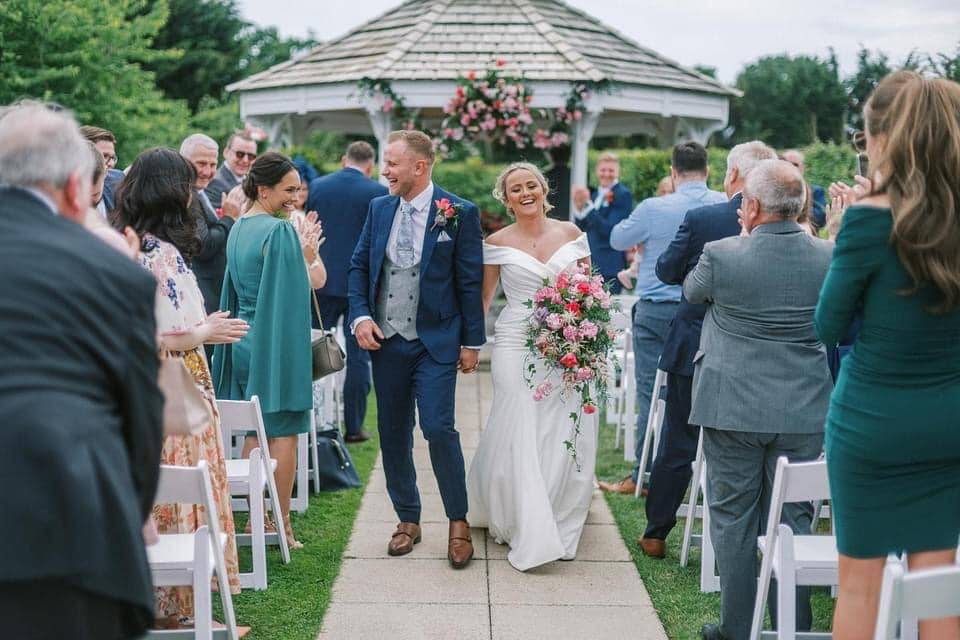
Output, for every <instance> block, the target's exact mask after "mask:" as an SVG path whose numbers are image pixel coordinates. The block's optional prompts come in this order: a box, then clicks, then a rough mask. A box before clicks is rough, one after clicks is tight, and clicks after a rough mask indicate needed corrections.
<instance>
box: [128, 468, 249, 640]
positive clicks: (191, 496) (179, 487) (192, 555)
mask: <svg viewBox="0 0 960 640" xmlns="http://www.w3.org/2000/svg"><path fill="white" fill-rule="evenodd" d="M156 501H157V502H158V503H160V504H166V503H183V504H196V505H201V506H203V507H204V508H205V509H206V513H207V523H206V524H205V525H202V526H200V527H198V528H197V530H196V531H195V532H193V533H169V534H168V533H164V534H160V536H159V541H158V542H157V544H154V545H150V546H148V547H147V559H148V561H149V563H150V573H151V574H152V576H153V584H154V586H157V587H180V586H189V587H193V607H194V611H193V618H194V627H193V633H192V634H191V635H192V636H193V637H194V638H197V639H199V640H211V639H212V638H213V637H214V632H213V603H212V598H211V595H210V591H211V589H210V586H211V585H210V579H211V578H212V577H213V575H214V573H216V575H217V585H218V589H219V593H220V603H221V604H222V605H223V615H224V618H225V626H226V628H225V629H224V630H223V631H224V632H225V634H226V637H227V638H230V640H236V638H237V637H238V635H237V620H236V616H235V615H234V612H233V597H232V596H231V595H230V582H229V580H228V578H227V568H226V562H225V561H224V559H223V546H224V544H226V539H227V536H226V534H225V533H223V532H221V531H220V523H219V521H218V518H217V505H216V504H215V503H214V501H213V490H212V489H211V486H210V474H209V471H208V469H207V463H206V462H205V461H203V460H201V461H200V463H199V464H198V465H197V466H196V467H174V466H169V465H161V466H160V481H159V484H158V486H157V498H156ZM217 635H218V637H222V635H223V634H217ZM170 636H179V637H183V636H184V633H183V631H182V630H181V631H177V630H171V631H163V630H152V631H150V632H149V633H148V637H158V638H162V637H170Z"/></svg>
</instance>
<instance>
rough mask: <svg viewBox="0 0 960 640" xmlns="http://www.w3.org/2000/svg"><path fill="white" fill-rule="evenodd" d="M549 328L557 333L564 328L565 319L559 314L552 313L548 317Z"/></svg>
mask: <svg viewBox="0 0 960 640" xmlns="http://www.w3.org/2000/svg"><path fill="white" fill-rule="evenodd" d="M547 326H548V327H550V328H551V329H553V330H554V331H556V330H557V329H559V328H560V327H561V326H563V319H562V318H561V317H560V314H558V313H551V314H550V315H548V316H547Z"/></svg>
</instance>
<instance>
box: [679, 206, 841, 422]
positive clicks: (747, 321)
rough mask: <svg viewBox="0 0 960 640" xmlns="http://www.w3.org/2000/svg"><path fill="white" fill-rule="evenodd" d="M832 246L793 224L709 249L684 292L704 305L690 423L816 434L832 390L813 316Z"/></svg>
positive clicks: (763, 228)
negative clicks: (704, 312)
mask: <svg viewBox="0 0 960 640" xmlns="http://www.w3.org/2000/svg"><path fill="white" fill-rule="evenodd" d="M832 252H833V243H832V242H828V241H826V240H820V239H818V238H814V237H812V236H811V235H810V234H809V233H807V232H806V231H805V230H804V229H803V228H802V227H801V226H800V225H798V224H797V223H795V222H790V221H784V222H776V223H771V224H765V225H761V226H759V227H757V228H755V229H754V230H753V232H752V233H751V234H750V236H747V237H739V236H738V237H733V238H724V239H723V240H718V241H717V242H709V243H707V244H706V245H705V246H704V248H703V255H702V256H701V257H700V261H699V263H698V264H697V266H696V268H695V269H694V270H693V271H691V272H690V274H689V275H688V276H687V278H686V280H684V283H683V294H684V296H685V297H686V298H687V300H689V301H690V302H692V303H694V304H697V303H707V304H708V305H709V309H708V311H707V315H706V318H705V319H704V322H703V333H702V334H701V337H700V348H699V350H698V351H697V354H696V356H694V367H695V368H694V373H693V402H692V405H691V413H690V422H691V424H698V425H701V426H705V427H712V428H715V429H724V430H728V431H753V432H761V433H822V432H823V424H824V419H825V417H826V414H827V406H828V403H829V400H830V392H831V390H832V387H833V383H832V381H831V378H830V371H829V369H828V368H827V355H826V349H825V348H824V346H823V344H821V343H820V341H819V340H818V339H817V336H816V334H815V332H814V330H813V312H814V310H815V309H816V307H817V300H818V299H819V296H820V286H821V284H823V279H824V277H825V276H826V274H827V268H828V267H829V266H830V258H831V255H832Z"/></svg>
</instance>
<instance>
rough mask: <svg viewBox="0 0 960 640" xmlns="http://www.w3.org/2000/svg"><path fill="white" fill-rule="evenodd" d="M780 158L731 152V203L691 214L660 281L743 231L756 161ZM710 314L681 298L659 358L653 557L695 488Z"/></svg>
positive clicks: (678, 280)
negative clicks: (699, 374)
mask: <svg viewBox="0 0 960 640" xmlns="http://www.w3.org/2000/svg"><path fill="white" fill-rule="evenodd" d="M776 157H777V154H776V152H775V151H774V150H773V149H771V148H770V147H768V146H767V145H765V144H763V143H762V142H756V141H755V142H746V143H744V144H741V145H737V146H736V147H734V148H733V149H731V150H730V154H729V155H728V156H727V172H726V174H725V175H724V178H723V189H724V191H725V192H726V195H727V197H728V198H729V200H728V201H726V202H721V203H718V204H711V205H707V206H705V207H699V208H697V209H691V210H690V211H688V212H687V213H686V215H685V216H684V218H683V223H682V224H681V225H680V229H679V230H678V231H677V235H676V236H675V237H674V238H673V241H672V242H671V243H670V246H668V247H667V248H666V250H665V251H664V252H663V253H661V254H660V258H659V259H658V260H657V267H656V271H657V277H658V278H659V279H660V281H661V282H664V283H666V284H672V285H680V284H683V279H684V278H685V277H686V276H687V274H688V273H690V271H692V270H693V268H694V267H696V266H697V261H698V260H699V259H700V253H701V252H702V251H703V245H704V244H705V243H707V242H713V241H714V240H720V239H722V238H726V237H728V236H735V235H737V234H738V233H740V221H739V218H738V217H737V210H738V209H739V208H740V203H741V200H742V197H741V192H742V190H743V183H744V180H745V179H746V177H747V175H748V174H749V173H750V171H751V170H752V169H753V168H754V167H755V166H756V165H757V163H759V162H760V161H762V160H770V159H773V158H776ZM706 312H707V309H706V306H705V305H700V304H690V301H689V300H687V299H686V298H683V297H681V299H680V306H678V307H677V314H676V316H675V317H674V319H673V322H672V323H671V324H670V328H669V329H668V330H667V337H666V339H665V340H664V343H663V353H661V355H660V369H662V370H663V371H666V372H667V398H666V405H667V406H666V414H665V415H664V421H663V430H662V431H661V432H660V447H659V450H658V451H657V455H656V458H655V459H654V461H653V469H652V470H651V472H650V486H649V493H648V495H647V501H646V504H645V505H644V507H645V509H646V512H647V528H646V530H645V531H644V533H643V536H642V537H641V538H640V540H638V542H637V544H639V545H640V549H641V551H643V553H645V554H646V555H648V556H650V557H653V558H663V557H664V556H665V555H666V539H667V536H668V535H669V534H670V531H671V530H673V527H674V525H675V524H676V523H677V509H678V508H679V507H680V504H681V502H683V496H684V494H685V493H686V491H687V486H688V485H689V484H690V474H691V469H690V463H691V462H693V459H694V457H696V455H697V439H698V438H699V437H700V427H698V426H696V425H693V424H690V423H689V422H688V420H687V418H689V417H690V393H691V389H692V388H693V354H694V353H696V351H697V347H698V345H699V344H700V326H701V325H702V323H703V316H704V314H705V313H706ZM644 417H645V416H644Z"/></svg>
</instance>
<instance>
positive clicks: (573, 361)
mask: <svg viewBox="0 0 960 640" xmlns="http://www.w3.org/2000/svg"><path fill="white" fill-rule="evenodd" d="M560 364H562V365H563V366H565V367H566V368H567V369H573V368H574V367H576V366H577V364H578V363H577V356H576V355H575V354H573V353H567V355H565V356H563V357H562V358H560Z"/></svg>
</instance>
